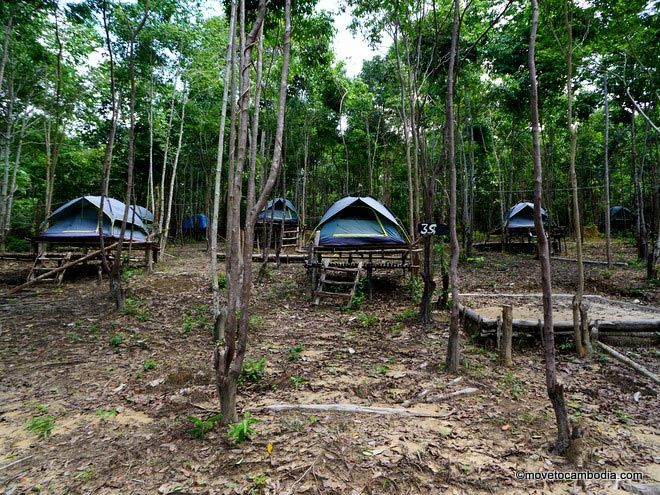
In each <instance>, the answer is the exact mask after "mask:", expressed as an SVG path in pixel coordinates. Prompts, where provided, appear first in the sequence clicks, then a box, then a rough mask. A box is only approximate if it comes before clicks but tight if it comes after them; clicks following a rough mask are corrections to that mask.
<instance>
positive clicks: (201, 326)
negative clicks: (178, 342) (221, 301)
mask: <svg viewBox="0 0 660 495" xmlns="http://www.w3.org/2000/svg"><path fill="white" fill-rule="evenodd" d="M181 328H182V329H183V331H184V332H185V333H189V332H191V331H193V330H210V329H211V318H210V317H209V308H208V307H207V306H206V305H205V304H199V305H197V306H196V307H195V308H194V309H193V311H192V312H191V313H186V314H184V315H183V319H182V322H181Z"/></svg>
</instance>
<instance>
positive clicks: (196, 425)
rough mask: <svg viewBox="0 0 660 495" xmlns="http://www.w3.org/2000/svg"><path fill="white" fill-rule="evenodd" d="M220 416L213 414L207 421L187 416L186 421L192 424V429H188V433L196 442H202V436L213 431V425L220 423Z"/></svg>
mask: <svg viewBox="0 0 660 495" xmlns="http://www.w3.org/2000/svg"><path fill="white" fill-rule="evenodd" d="M221 418H222V414H220V413H218V414H214V415H213V416H211V417H210V418H208V419H201V418H198V417H196V416H188V419H189V420H190V421H191V422H192V424H193V426H192V428H189V429H188V433H190V436H192V437H193V438H196V439H198V440H203V439H204V436H205V435H206V434H207V433H208V432H209V431H211V430H212V429H213V427H214V426H215V424H216V423H217V422H218V421H220V419H221Z"/></svg>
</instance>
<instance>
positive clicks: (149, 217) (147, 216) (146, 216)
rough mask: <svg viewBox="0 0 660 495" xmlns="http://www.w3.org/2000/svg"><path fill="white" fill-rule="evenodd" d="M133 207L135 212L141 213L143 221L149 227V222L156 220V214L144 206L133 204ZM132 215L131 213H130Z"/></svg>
mask: <svg viewBox="0 0 660 495" xmlns="http://www.w3.org/2000/svg"><path fill="white" fill-rule="evenodd" d="M131 208H134V209H135V212H136V213H137V214H138V215H140V218H141V219H142V222H143V223H144V224H145V225H146V226H147V227H148V226H149V224H152V223H153V222H154V214H153V213H151V212H150V211H149V210H147V209H146V208H145V207H144V206H139V205H131ZM129 215H130V213H129Z"/></svg>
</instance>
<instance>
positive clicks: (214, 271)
mask: <svg viewBox="0 0 660 495" xmlns="http://www.w3.org/2000/svg"><path fill="white" fill-rule="evenodd" d="M236 10H237V3H236V0H232V2H231V14H230V16H229V36H228V38H227V55H226V61H225V81H224V85H223V88H222V107H221V111H220V129H219V132H218V153H217V155H216V162H215V182H214V189H213V191H214V193H213V215H212V216H211V249H210V251H211V292H212V299H213V302H212V314H213V322H214V326H213V328H214V335H213V337H214V339H213V340H214V343H215V344H216V345H214V347H213V349H214V351H213V352H214V354H215V355H216V357H215V359H218V357H217V354H218V353H219V346H218V345H217V343H218V342H219V341H220V340H222V339H224V325H223V324H222V323H223V322H224V321H225V319H226V317H227V315H226V310H225V312H224V314H222V315H221V309H220V286H219V284H218V223H219V222H220V195H221V189H222V184H221V182H222V161H223V160H222V159H223V156H224V149H225V124H226V120H227V100H228V99H229V85H230V77H231V74H230V73H231V65H233V62H232V59H233V54H234V36H235V32H236Z"/></svg>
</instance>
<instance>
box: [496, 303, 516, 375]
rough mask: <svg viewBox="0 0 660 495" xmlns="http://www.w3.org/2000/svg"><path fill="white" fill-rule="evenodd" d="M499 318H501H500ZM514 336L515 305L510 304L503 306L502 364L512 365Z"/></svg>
mask: <svg viewBox="0 0 660 495" xmlns="http://www.w3.org/2000/svg"><path fill="white" fill-rule="evenodd" d="M498 319H499V318H498ZM512 338H513V307H512V306H511V305H510V304H505V305H504V306H502V341H501V344H500V364H501V365H503V366H511V365H512V364H513V359H512V358H511V345H512V342H511V341H512Z"/></svg>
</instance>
